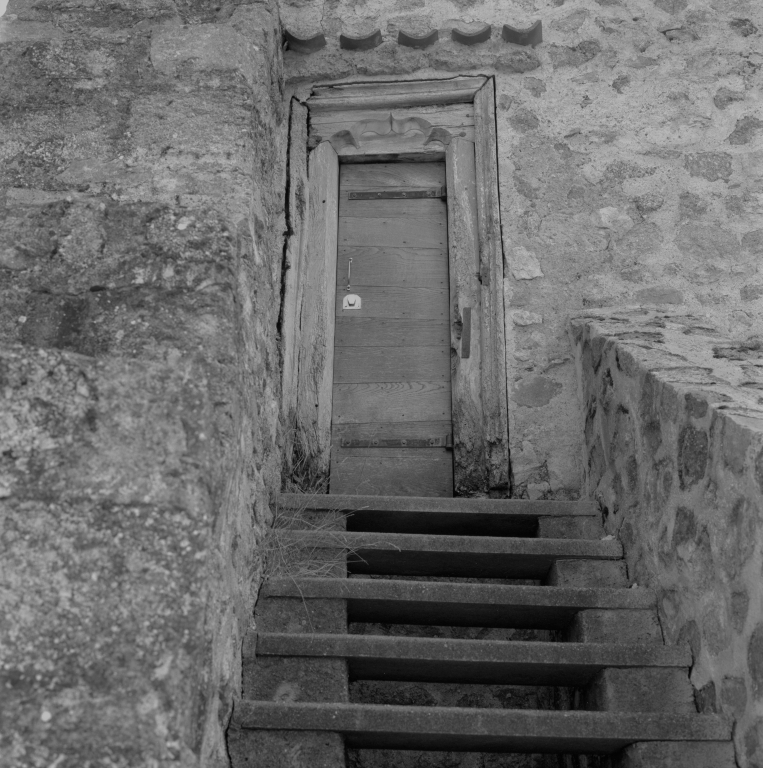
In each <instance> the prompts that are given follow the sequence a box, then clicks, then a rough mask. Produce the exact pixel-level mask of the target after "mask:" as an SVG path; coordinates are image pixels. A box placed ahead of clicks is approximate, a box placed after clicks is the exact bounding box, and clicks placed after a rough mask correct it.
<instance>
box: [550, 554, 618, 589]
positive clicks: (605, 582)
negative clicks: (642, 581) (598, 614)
mask: <svg viewBox="0 0 763 768" xmlns="http://www.w3.org/2000/svg"><path fill="white" fill-rule="evenodd" d="M545 583H546V584H548V585H549V586H551V587H600V588H601V587H604V588H606V589H609V588H614V587H627V586H628V574H627V570H626V566H625V562H624V561H623V560H598V561H595V562H594V561H592V560H557V561H556V562H555V563H554V564H553V565H552V566H551V570H550V571H549V573H548V576H546V581H545Z"/></svg>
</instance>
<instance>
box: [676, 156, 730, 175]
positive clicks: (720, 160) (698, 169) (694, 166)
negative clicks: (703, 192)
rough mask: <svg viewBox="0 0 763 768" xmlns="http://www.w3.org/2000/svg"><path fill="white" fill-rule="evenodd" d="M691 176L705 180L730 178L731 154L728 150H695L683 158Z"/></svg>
mask: <svg viewBox="0 0 763 768" xmlns="http://www.w3.org/2000/svg"><path fill="white" fill-rule="evenodd" d="M684 164H685V166H686V170H687V171H688V172H689V175H691V176H697V177H700V178H703V179H706V180H707V181H720V180H724V181H728V180H729V178H731V155H730V154H729V153H728V152H697V153H694V154H688V155H686V157H685V158H684Z"/></svg>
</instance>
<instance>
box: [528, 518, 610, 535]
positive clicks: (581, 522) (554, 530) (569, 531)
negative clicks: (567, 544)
mask: <svg viewBox="0 0 763 768" xmlns="http://www.w3.org/2000/svg"><path fill="white" fill-rule="evenodd" d="M603 535H604V528H603V526H602V524H601V518H600V517H599V516H598V515H597V516H596V517H593V516H590V517H584V516H582V515H571V516H569V517H541V518H539V519H538V538H542V539H600V538H601V537H602V536H603Z"/></svg>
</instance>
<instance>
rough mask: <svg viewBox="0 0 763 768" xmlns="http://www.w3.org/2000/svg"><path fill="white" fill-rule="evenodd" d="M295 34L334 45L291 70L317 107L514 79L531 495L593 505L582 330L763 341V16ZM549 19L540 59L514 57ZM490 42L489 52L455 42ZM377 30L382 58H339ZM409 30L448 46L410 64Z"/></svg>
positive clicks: (405, 14) (732, 7)
mask: <svg viewBox="0 0 763 768" xmlns="http://www.w3.org/2000/svg"><path fill="white" fill-rule="evenodd" d="M281 15H282V19H283V22H284V25H285V26H286V28H287V29H289V30H291V31H292V32H293V33H294V34H297V35H298V36H300V37H303V38H306V37H309V36H310V35H312V34H314V33H316V32H319V31H322V32H323V33H324V34H325V36H326V40H327V45H326V47H325V48H323V49H322V50H321V51H318V52H317V53H313V54H309V55H305V54H299V53H295V52H292V51H287V52H286V54H285V56H284V66H285V72H286V74H287V78H288V81H289V82H290V84H291V86H292V87H293V88H294V89H295V92H296V93H297V95H298V96H299V97H300V98H303V97H305V96H306V95H307V94H308V93H309V90H310V85H311V84H312V83H314V82H318V81H328V80H337V79H346V80H372V79H374V78H378V79H382V80H384V79H389V78H390V77H402V78H410V77H451V76H453V75H456V74H475V73H480V74H487V75H494V76H495V87H496V101H497V106H498V136H499V148H498V149H499V152H498V154H499V172H500V182H501V183H500V189H501V211H502V219H503V222H502V223H503V234H504V254H505V258H506V269H505V275H506V286H505V292H506V308H507V318H508V324H509V327H508V328H507V343H508V355H507V360H508V365H509V372H508V373H509V382H510V385H511V387H512V391H511V394H510V403H509V412H510V418H511V428H510V439H511V448H512V466H513V472H514V495H518V496H522V495H527V496H530V497H532V498H539V497H565V496H575V495H577V494H578V492H579V486H580V476H581V466H580V460H579V457H580V454H581V451H580V436H579V434H578V425H577V422H576V418H575V413H576V409H577V405H576V399H575V376H574V369H573V363H572V359H571V354H570V349H569V344H568V340H567V334H566V323H567V317H568V316H569V315H570V314H571V313H573V312H575V311H579V310H581V309H584V308H586V307H601V306H610V305H612V306H616V305H625V304H644V305H661V306H673V305H683V306H684V307H685V309H686V310H687V311H691V312H701V313H703V314H706V315H707V316H709V317H711V318H712V319H713V321H714V322H715V323H716V324H717V325H718V326H719V327H720V328H722V329H723V331H724V332H727V333H731V334H732V335H734V336H740V337H743V336H746V335H748V334H752V333H756V332H760V331H761V330H763V319H762V318H763V313H762V312H761V310H763V279H762V278H761V276H760V274H759V273H758V263H759V261H760V258H759V257H760V254H761V250H762V249H763V219H762V214H763V206H762V205H761V198H760V194H761V179H762V178H763V111H762V105H761V101H760V86H761V83H763V71H762V70H761V66H762V65H763V57H762V56H761V32H760V30H763V5H762V4H761V3H760V2H758V0H513V1H512V2H509V3H506V2H497V1H496V0H468V1H467V0H426V2H425V0H413V1H412V2H405V3H395V4H391V3H389V2H384V1H383V0H368V1H367V2H363V3H362V4H361V3H357V2H356V0H333V2H330V3H325V2H323V0H320V1H319V0H282V3H281ZM537 19H541V20H542V22H543V30H544V42H543V43H542V44H541V45H539V46H537V47H536V48H534V49H533V48H527V47H521V46H517V45H512V44H509V43H505V42H503V41H502V39H501V28H502V25H503V24H509V25H512V26H514V27H521V28H525V27H527V26H529V25H530V23H532V22H533V21H535V20H537ZM483 23H490V24H491V25H492V37H491V39H490V40H489V41H488V42H485V43H480V44H477V45H473V46H466V45H462V44H459V43H456V42H453V41H452V40H451V30H452V28H454V27H459V28H461V29H465V30H469V29H472V30H474V29H479V28H480V26H481V25H482V24H483ZM375 28H379V29H380V30H381V32H382V36H383V42H382V44H381V45H380V46H378V47H377V48H374V49H373V50H367V51H349V50H341V49H340V48H339V35H340V33H341V32H344V33H346V34H349V35H360V34H367V33H369V32H370V31H372V30H373V29H375ZM401 29H402V30H405V31H408V32H410V33H419V34H421V33H424V32H425V31H427V30H429V29H437V30H439V41H438V42H437V43H435V44H434V45H432V46H431V47H429V48H427V49H425V50H416V49H412V48H406V47H404V46H402V45H399V44H398V43H397V35H398V32H399V30H401Z"/></svg>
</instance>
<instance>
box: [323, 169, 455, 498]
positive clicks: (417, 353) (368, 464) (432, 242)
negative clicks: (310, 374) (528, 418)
mask: <svg viewBox="0 0 763 768" xmlns="http://www.w3.org/2000/svg"><path fill="white" fill-rule="evenodd" d="M444 195H445V164H444V163H366V164H347V165H342V166H340V176H339V232H338V258H337V295H336V328H335V337H334V338H335V342H334V383H333V404H332V439H331V443H332V444H331V477H330V486H329V487H330V493H332V494H339V493H361V494H389V495H398V496H452V495H453V459H452V452H451V445H452V424H451V382H450V377H451V372H450V323H449V318H450V296H449V289H448V225H447V213H446V202H445V200H444V199H443V198H444ZM348 296H349V297H353V296H357V297H359V303H360V308H359V309H358V308H356V307H357V304H358V301H357V300H355V299H352V298H350V300H349V302H350V303H353V304H354V306H353V307H352V308H344V307H345V297H348Z"/></svg>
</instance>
